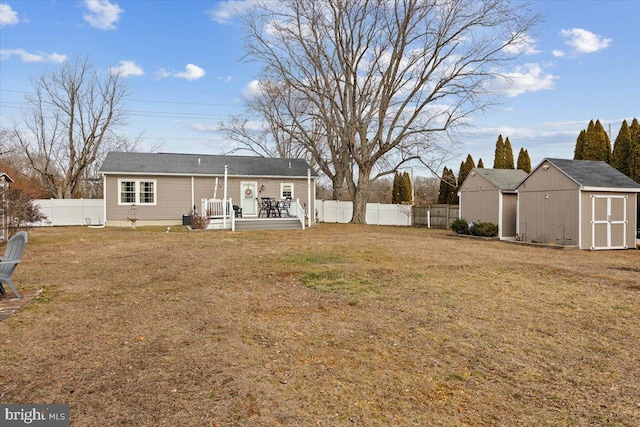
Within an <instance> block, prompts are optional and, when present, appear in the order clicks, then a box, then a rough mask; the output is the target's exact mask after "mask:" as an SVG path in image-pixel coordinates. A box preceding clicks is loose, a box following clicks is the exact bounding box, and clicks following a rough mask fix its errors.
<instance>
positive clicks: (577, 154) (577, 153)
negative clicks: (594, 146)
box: [573, 129, 587, 160]
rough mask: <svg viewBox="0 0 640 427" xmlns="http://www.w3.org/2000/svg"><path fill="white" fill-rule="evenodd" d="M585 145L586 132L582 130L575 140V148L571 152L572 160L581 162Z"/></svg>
mask: <svg viewBox="0 0 640 427" xmlns="http://www.w3.org/2000/svg"><path fill="white" fill-rule="evenodd" d="M586 143H587V132H586V131H585V130H584V129H582V130H581V131H580V135H578V139H577V140H576V148H575V149H574V150H573V159H574V160H582V156H583V154H584V147H585V145H586Z"/></svg>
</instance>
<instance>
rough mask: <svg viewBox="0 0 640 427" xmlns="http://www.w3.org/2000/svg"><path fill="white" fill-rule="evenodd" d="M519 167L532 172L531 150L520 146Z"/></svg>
mask: <svg viewBox="0 0 640 427" xmlns="http://www.w3.org/2000/svg"><path fill="white" fill-rule="evenodd" d="M518 169H521V170H523V171H525V172H526V173H531V159H530V158H529V152H528V151H527V150H525V149H524V148H520V152H519V153H518Z"/></svg>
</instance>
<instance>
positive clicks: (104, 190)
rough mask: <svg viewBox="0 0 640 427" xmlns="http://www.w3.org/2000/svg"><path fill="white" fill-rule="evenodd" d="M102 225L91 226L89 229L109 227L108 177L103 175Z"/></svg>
mask: <svg viewBox="0 0 640 427" xmlns="http://www.w3.org/2000/svg"><path fill="white" fill-rule="evenodd" d="M102 217H103V218H104V220H103V221H102V225H90V226H89V228H104V227H105V226H106V225H107V175H106V174H102Z"/></svg>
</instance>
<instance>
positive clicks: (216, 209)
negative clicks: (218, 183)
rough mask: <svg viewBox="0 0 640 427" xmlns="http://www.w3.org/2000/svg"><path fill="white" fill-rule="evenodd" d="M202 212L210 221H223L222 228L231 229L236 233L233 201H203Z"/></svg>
mask: <svg viewBox="0 0 640 427" xmlns="http://www.w3.org/2000/svg"><path fill="white" fill-rule="evenodd" d="M201 212H203V215H204V216H206V217H207V218H208V219H209V220H212V219H214V220H222V222H223V227H222V228H231V230H233V231H235V228H236V227H235V213H234V211H233V201H232V200H231V199H229V200H226V201H225V200H222V199H202V204H201Z"/></svg>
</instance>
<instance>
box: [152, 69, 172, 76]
mask: <svg viewBox="0 0 640 427" xmlns="http://www.w3.org/2000/svg"><path fill="white" fill-rule="evenodd" d="M154 75H155V76H156V77H157V78H159V79H165V78H167V77H171V71H168V70H166V69H165V68H159V69H158V71H156V72H155V73H154Z"/></svg>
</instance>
